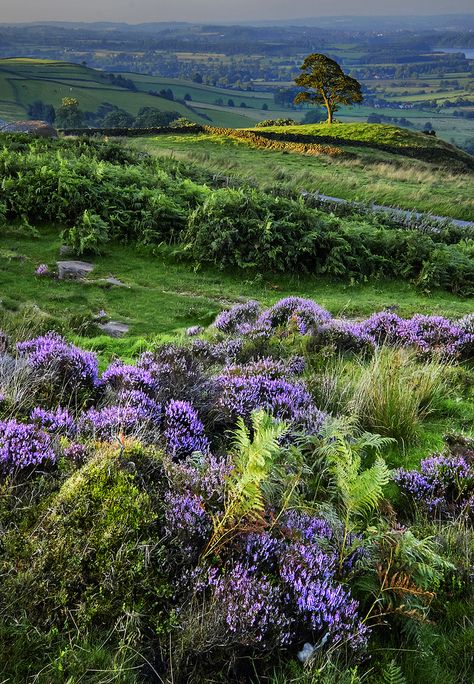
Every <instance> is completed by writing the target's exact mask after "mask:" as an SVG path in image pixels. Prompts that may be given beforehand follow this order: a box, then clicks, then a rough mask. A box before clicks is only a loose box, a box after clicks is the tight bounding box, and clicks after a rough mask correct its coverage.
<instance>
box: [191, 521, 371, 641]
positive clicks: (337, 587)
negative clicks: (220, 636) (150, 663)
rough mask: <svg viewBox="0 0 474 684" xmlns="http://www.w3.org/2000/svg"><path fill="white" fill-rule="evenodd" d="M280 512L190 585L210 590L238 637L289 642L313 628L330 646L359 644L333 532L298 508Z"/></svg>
mask: <svg viewBox="0 0 474 684" xmlns="http://www.w3.org/2000/svg"><path fill="white" fill-rule="evenodd" d="M286 518H287V519H286V520H285V521H282V522H281V524H280V523H279V524H277V525H276V526H274V527H273V528H272V530H271V531H262V532H252V533H249V534H247V535H245V536H244V537H242V538H241V539H240V540H238V541H236V542H235V544H234V547H233V549H232V550H231V551H230V555H228V557H227V559H226V560H225V562H224V563H223V564H222V565H220V567H209V568H207V569H202V570H201V572H200V573H199V572H198V573H197V574H195V576H194V580H193V581H194V587H193V590H194V591H195V592H197V593H198V594H199V593H205V594H208V595H209V596H210V598H211V605H212V606H213V607H214V610H215V615H216V619H219V616H220V619H221V620H222V621H223V623H224V626H225V630H226V632H227V634H230V636H231V638H232V639H233V640H234V641H235V642H236V643H239V644H242V645H255V644H256V643H257V644H258V643H261V644H262V645H263V646H264V647H265V646H266V645H268V644H270V643H271V644H278V645H279V646H290V645H295V644H298V643H300V641H301V639H303V638H305V637H306V635H307V634H308V633H311V632H312V633H313V638H314V639H316V640H318V641H320V642H321V644H325V643H327V645H328V647H329V646H331V645H332V646H334V645H342V644H344V645H347V646H349V647H351V648H353V649H359V648H361V647H364V646H365V645H366V642H367V638H368V634H369V632H368V629H367V628H366V627H365V626H364V625H363V623H362V622H361V620H360V617H359V615H358V603H357V601H355V600H354V599H353V598H352V596H351V595H350V592H349V590H348V588H347V587H346V586H345V585H343V584H342V583H341V581H340V580H339V579H338V578H337V572H338V545H339V544H340V541H339V539H338V538H337V535H336V534H335V533H334V531H333V530H332V528H331V526H330V525H329V523H328V522H327V521H325V520H322V519H320V518H313V517H312V516H310V515H308V514H304V513H303V514H301V513H298V512H296V511H291V512H289V513H288V514H287V516H286Z"/></svg>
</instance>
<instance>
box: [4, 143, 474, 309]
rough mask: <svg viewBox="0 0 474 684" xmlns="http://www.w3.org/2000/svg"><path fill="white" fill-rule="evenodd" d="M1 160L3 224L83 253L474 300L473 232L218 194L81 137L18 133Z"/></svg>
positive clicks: (246, 192) (241, 192)
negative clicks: (438, 291)
mask: <svg viewBox="0 0 474 684" xmlns="http://www.w3.org/2000/svg"><path fill="white" fill-rule="evenodd" d="M58 149H59V154H58V153H57V152H58ZM124 162H126V165H124ZM0 163H1V166H2V175H3V180H2V190H1V193H0V202H1V205H0V207H1V214H2V216H3V221H4V222H5V221H7V222H9V221H19V222H22V221H23V222H26V225H30V224H31V223H34V224H36V225H41V223H55V224H61V225H62V226H63V227H64V228H63V236H64V239H65V241H66V242H67V243H68V244H69V245H70V246H71V247H72V249H73V250H74V252H75V253H76V254H78V255H81V254H83V253H87V252H89V253H100V252H101V251H102V250H103V249H104V247H105V246H106V245H107V244H108V243H109V242H110V241H112V240H119V241H127V242H132V243H136V244H140V245H145V246H147V245H148V246H150V245H152V246H153V245H156V246H158V245H161V244H163V243H164V244H168V245H175V246H176V247H177V251H178V252H179V254H180V256H182V257H183V258H188V259H191V260H192V261H193V262H194V264H195V265H199V264H205V263H210V264H214V265H218V266H220V267H221V268H225V267H230V268H233V267H238V268H240V269H243V270H247V271H253V272H255V271H257V272H258V271H262V270H270V271H273V272H278V271H281V272H285V271H287V270H288V269H290V270H292V269H295V270H298V271H299V272H304V273H309V274H325V275H328V276H330V277H334V278H343V279H345V280H346V281H348V280H349V279H353V280H355V281H359V280H361V279H364V280H365V279H367V278H377V277H388V278H393V277H395V278H396V277H403V278H406V279H408V280H410V281H412V282H413V283H414V284H415V285H417V286H419V287H420V288H422V289H428V290H430V289H432V288H439V287H441V288H443V289H447V290H450V291H452V292H454V293H457V294H460V295H463V296H469V295H472V294H473V284H474V271H473V260H472V249H473V247H472V240H470V239H469V233H468V232H467V231H464V232H462V231H459V229H456V228H450V227H447V228H446V229H443V230H442V231H439V230H438V229H436V228H435V229H433V230H431V231H420V230H418V229H417V228H416V227H413V228H412V227H410V226H407V227H404V226H402V227H400V226H398V225H396V224H394V225H393V224H392V223H391V222H390V220H388V219H386V218H384V217H381V218H379V217H377V216H376V215H370V214H368V215H366V216H365V217H364V219H363V220H361V218H360V217H359V216H357V215H348V216H342V217H337V218H336V217H334V216H332V215H328V214H327V213H326V212H324V211H322V210H320V209H314V208H311V207H308V206H306V205H305V203H304V200H303V199H302V198H299V199H286V198H281V197H275V196H273V195H270V194H266V193H263V192H261V191H259V190H255V189H245V188H243V189H231V188H222V189H215V188H213V187H209V186H208V185H203V184H202V183H197V182H195V181H193V180H191V179H190V178H189V177H183V175H182V174H180V173H179V171H177V170H176V169H174V168H173V166H169V167H168V169H166V167H165V166H163V164H160V163H157V162H153V160H150V159H142V158H140V156H139V155H136V154H134V153H132V152H131V151H130V150H127V149H124V148H120V147H119V146H109V145H107V144H103V143H96V142H89V141H84V140H81V139H79V140H77V141H76V142H74V143H72V144H71V145H69V144H68V141H65V142H63V143H60V144H59V146H58V144H57V143H56V142H54V141H53V142H49V141H46V142H45V141H35V142H30V141H28V140H26V139H21V137H20V138H19V139H18V142H17V143H15V144H14V145H13V148H12V146H11V144H8V143H7V144H6V145H5V146H4V149H3V153H2V159H1V162H0ZM361 234H363V236H364V240H363V242H362V241H361V240H360V236H361Z"/></svg>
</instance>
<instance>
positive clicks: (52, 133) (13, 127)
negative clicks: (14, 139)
mask: <svg viewBox="0 0 474 684" xmlns="http://www.w3.org/2000/svg"><path fill="white" fill-rule="evenodd" d="M0 132H1V133H28V135H33V136H37V137H39V138H57V137H58V132H57V130H56V129H55V128H54V127H53V126H51V124H49V123H48V122H47V121H12V122H11V123H3V125H2V126H1V127H0Z"/></svg>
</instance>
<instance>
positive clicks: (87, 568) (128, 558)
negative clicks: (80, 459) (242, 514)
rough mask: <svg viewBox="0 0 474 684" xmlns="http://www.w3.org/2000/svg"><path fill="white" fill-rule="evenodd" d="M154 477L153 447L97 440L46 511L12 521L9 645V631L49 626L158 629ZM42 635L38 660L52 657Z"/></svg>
mask: <svg viewBox="0 0 474 684" xmlns="http://www.w3.org/2000/svg"><path fill="white" fill-rule="evenodd" d="M161 481H162V480H161V465H160V459H159V457H158V456H157V455H156V454H153V453H149V452H146V451H145V450H144V449H142V448H141V447H140V446H139V445H137V444H133V443H131V444H127V445H126V448H125V449H124V450H123V453H121V451H120V450H119V449H118V448H116V447H113V446H111V445H107V446H101V447H100V448H99V449H98V450H97V451H96V453H95V455H94V457H93V458H92V459H91V460H90V461H88V462H87V463H86V464H85V465H84V466H82V467H81V468H80V469H79V470H77V471H76V472H74V473H73V474H72V475H71V476H70V477H68V478H67V479H66V480H65V481H64V482H63V484H62V485H61V486H60V488H59V489H58V490H57V491H56V492H55V493H53V494H52V495H51V496H50V498H49V501H48V505H47V508H46V510H44V509H43V510H41V511H38V510H37V511H36V512H37V517H36V518H35V519H34V520H31V518H30V519H29V520H28V522H29V523H30V526H29V528H28V529H23V528H21V529H20V530H18V529H17V532H18V531H20V532H21V535H20V538H19V539H18V540H17V541H18V543H17V544H16V545H14V544H13V543H10V545H9V547H8V549H6V554H5V555H4V556H3V558H2V555H1V554H0V561H2V560H4V563H3V566H4V570H6V571H7V572H6V573H5V576H6V577H7V579H6V581H5V582H4V586H3V589H0V600H1V601H2V602H5V605H7V608H6V610H5V623H4V627H3V628H4V629H5V624H7V625H9V627H8V631H9V641H10V643H11V650H12V651H15V649H16V650H17V649H18V648H19V644H18V643H16V641H17V640H21V641H23V642H24V641H25V640H26V642H28V640H30V639H31V640H32V641H33V642H34V643H36V644H37V636H35V633H36V631H37V630H39V631H40V632H41V633H42V634H43V636H44V635H46V634H48V633H49V634H54V633H55V630H58V631H59V633H60V635H61V640H63V639H65V638H66V637H68V638H69V639H72V638H73V635H74V634H75V633H76V630H79V633H80V634H81V638H83V637H84V635H87V634H88V633H89V632H90V631H91V630H95V631H97V630H98V631H100V632H101V633H105V632H104V630H110V634H112V633H113V632H114V630H118V632H117V633H119V632H120V630H122V631H123V630H126V631H127V634H128V636H127V638H130V639H132V641H139V640H140V638H141V635H142V633H143V632H144V631H145V630H151V631H152V632H153V633H155V634H156V632H157V631H161V632H163V631H166V630H167V625H168V623H169V620H170V619H171V617H170V615H171V613H170V609H169V607H168V597H169V594H170V589H169V584H168V579H167V577H166V567H165V566H166V563H165V550H164V546H163V544H162V542H161V536H162V535H161V533H160V501H161V494H160V487H161ZM25 527H26V526H25ZM2 594H3V596H2ZM7 597H8V601H6V598H7ZM125 623H126V627H125V626H124V625H125ZM15 625H16V626H15ZM14 626H15V627H14ZM118 626H120V629H119V627H118ZM130 631H131V633H132V636H130ZM115 640H116V636H114V637H112V638H111V645H112V646H113V644H114V643H115ZM47 642H48V643H47V644H43V647H42V648H39V649H38V658H39V662H40V661H41V659H42V658H43V657H45V658H46V662H52V661H54V651H55V649H56V648H57V640H56V639H53V638H51V639H49V640H47ZM45 649H46V651H45V653H46V652H47V651H48V650H49V659H48V657H47V656H46V654H45V655H44V656H43V655H42V652H43V651H44V650H45ZM5 657H6V656H5ZM2 660H4V656H3V655H2V656H0V672H1V665H2V664H3V665H5V661H4V662H3V663H2ZM38 667H39V666H38ZM51 681H53V680H51ZM91 681H92V680H91Z"/></svg>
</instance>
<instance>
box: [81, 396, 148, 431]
mask: <svg viewBox="0 0 474 684" xmlns="http://www.w3.org/2000/svg"><path fill="white" fill-rule="evenodd" d="M118 399H119V401H121V403H120V404H116V405H112V406H105V407H103V408H101V409H95V408H91V409H89V410H88V411H86V413H84V414H83V415H82V416H81V417H80V420H79V425H78V427H79V431H80V433H81V434H83V435H93V436H94V437H95V438H96V439H104V440H110V439H112V438H113V437H115V436H117V435H119V434H122V433H123V434H125V435H138V434H140V435H142V436H143V437H145V436H146V434H147V433H148V432H150V431H155V430H156V429H157V428H158V427H159V424H160V421H161V407H160V405H159V404H157V403H156V402H155V401H153V399H150V397H148V396H147V395H146V394H145V393H143V392H140V391H139V390H129V391H128V392H123V393H120V394H119V397H118Z"/></svg>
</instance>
